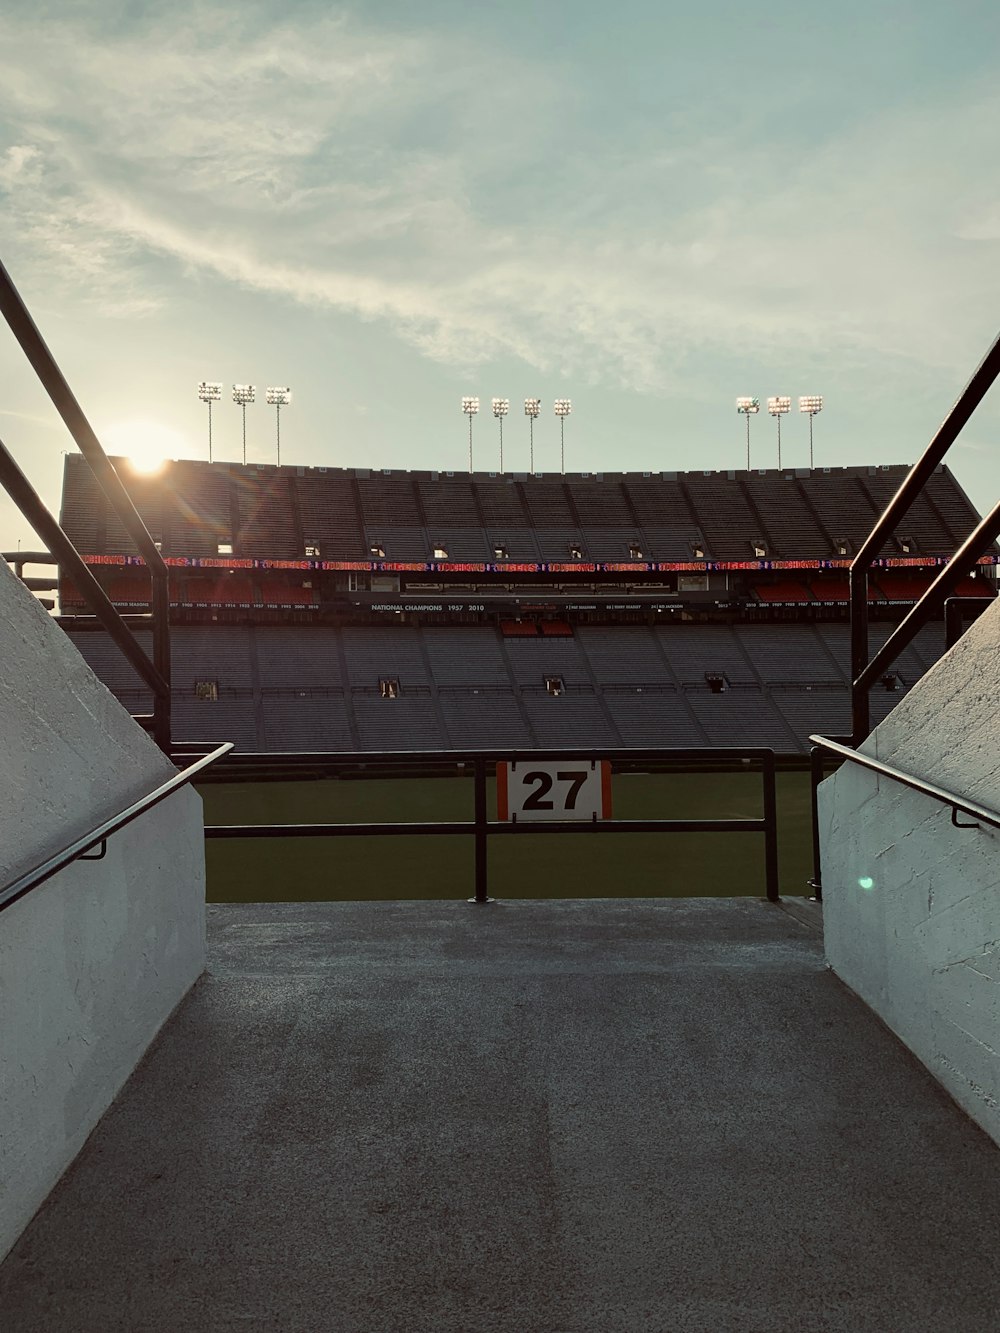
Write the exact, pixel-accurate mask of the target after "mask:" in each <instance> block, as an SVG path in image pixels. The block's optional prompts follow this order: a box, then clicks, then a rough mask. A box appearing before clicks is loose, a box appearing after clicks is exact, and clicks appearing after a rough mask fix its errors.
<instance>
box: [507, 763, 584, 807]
mask: <svg viewBox="0 0 1000 1333" xmlns="http://www.w3.org/2000/svg"><path fill="white" fill-rule="evenodd" d="M556 777H557V779H558V780H559V781H560V782H568V783H569V791H568V792H567V793H566V800H565V802H564V804H563V809H564V810H575V809H576V798H577V797H578V796H579V794H580V788H581V787H582V786H583V784H584V783H585V782H586V781H587V770H586V769H583V770H582V771H581V770H571V771H569V772H564V773H557V774H556ZM523 781H524V782H525V784H527V783H529V782H530V783H534V784H537V785H536V786H535V790H534V791H533V792H531V794H530V795H529V796H527V797H526V798H525V802H524V807H523V808H524V809H525V810H552V809H554V808H555V803H554V802H553V801H547V800H545V799H544V798H545V797H546V796H547V795H548V794H549V792H550V791H551V790H552V775H551V774H550V773H543V772H536V773H525V775H524V779H523Z"/></svg>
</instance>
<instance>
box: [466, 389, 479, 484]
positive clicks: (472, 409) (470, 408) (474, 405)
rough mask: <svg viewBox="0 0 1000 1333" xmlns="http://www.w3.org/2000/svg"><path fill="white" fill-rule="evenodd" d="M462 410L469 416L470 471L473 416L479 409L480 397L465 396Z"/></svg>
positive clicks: (470, 467)
mask: <svg viewBox="0 0 1000 1333" xmlns="http://www.w3.org/2000/svg"><path fill="white" fill-rule="evenodd" d="M462 411H463V412H464V413H465V415H466V416H467V417H468V418H469V471H470V472H471V471H472V418H473V417H474V416H475V415H476V413H477V412H478V411H479V399H478V398H463V399H462Z"/></svg>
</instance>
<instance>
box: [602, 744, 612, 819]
mask: <svg viewBox="0 0 1000 1333" xmlns="http://www.w3.org/2000/svg"><path fill="white" fill-rule="evenodd" d="M601 818H602V819H610V818H611V764H610V763H609V762H608V760H607V759H602V760H601Z"/></svg>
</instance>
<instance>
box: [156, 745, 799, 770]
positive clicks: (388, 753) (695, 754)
mask: <svg viewBox="0 0 1000 1333" xmlns="http://www.w3.org/2000/svg"><path fill="white" fill-rule="evenodd" d="M194 744H197V742H194V741H187V742H181V741H178V742H177V745H178V746H181V745H183V746H184V747H185V748H186V747H187V746H190V745H194ZM771 753H772V751H771V749H770V748H768V747H766V746H754V747H751V746H746V747H743V748H740V747H738V746H721V745H720V746H718V747H716V746H700V747H690V746H689V747H680V746H674V747H668V746H664V747H658V748H657V747H648V748H647V747H634V748H630V749H627V748H622V747H616V748H613V747H610V746H609V747H608V748H606V749H604V748H602V749H601V750H600V752H599V753H597V752H595V750H594V749H593V748H590V749H587V750H582V749H579V748H571V747H564V748H562V749H558V748H548V749H544V750H541V749H539V750H516V749H489V750H485V749H483V750H385V751H379V750H311V751H292V752H285V751H281V750H274V751H246V750H240V751H234V752H233V753H232V754H231V755H230V756H229V758H228V759H227V760H226V767H227V768H228V767H230V766H232V767H237V766H241V765H246V766H249V765H261V764H274V765H275V766H280V765H281V764H288V765H302V766H303V767H307V766H309V765H313V766H315V765H320V764H337V765H347V764H350V765H352V766H357V765H360V764H367V765H369V766H374V765H377V764H383V763H388V764H399V763H440V764H453V763H465V764H471V763H475V762H476V761H477V760H480V759H485V760H486V761H487V762H495V761H497V760H499V761H501V762H504V763H506V762H510V763H517V764H530V763H539V762H544V761H545V760H547V759H567V760H577V761H580V762H583V761H586V762H587V763H589V762H590V761H591V760H592V759H607V760H609V761H610V762H611V763H629V762H634V763H642V762H644V761H645V760H647V759H664V760H670V759H678V760H682V759H698V760H702V761H706V760H708V761H711V760H716V759H718V760H726V759H749V760H758V761H760V762H765V761H766V759H767V757H768V756H769V755H770V754H771Z"/></svg>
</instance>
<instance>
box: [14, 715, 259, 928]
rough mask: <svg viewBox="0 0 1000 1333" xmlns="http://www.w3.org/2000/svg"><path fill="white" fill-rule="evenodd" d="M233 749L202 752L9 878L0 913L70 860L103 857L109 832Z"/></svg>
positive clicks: (228, 744)
mask: <svg viewBox="0 0 1000 1333" xmlns="http://www.w3.org/2000/svg"><path fill="white" fill-rule="evenodd" d="M232 748H233V743H232V741H226V742H225V743H224V744H222V745H219V746H217V747H216V748H215V749H214V750H212V751H211V752H210V753H209V754H206V755H202V756H201V757H200V758H198V759H196V760H194V762H193V763H191V764H189V765H188V766H187V768H185V769H183V770H182V771H181V772H180V773H178V774H177V776H176V777H173V778H168V779H167V781H166V782H163V783H161V784H160V786H158V787H156V788H155V789H154V790H153V791H151V792H149V794H148V795H146V796H142V797H140V798H139V800H138V801H133V802H132V804H131V805H127V806H126V807H125V808H124V809H123V810H120V811H119V812H118V814H116V815H112V816H111V818H110V819H105V820H102V821H101V823H100V824H97V825H95V826H94V827H93V828H92V829H90V830H88V832H86V833H83V834H81V835H80V836H79V837H78V838H74V839H73V841H72V842H70V843H67V844H66V846H65V847H63V848H62V849H61V850H60V851H58V852H54V853H53V854H52V855H51V856H48V857H46V858H45V860H44V861H41V862H39V864H38V865H36V866H33V867H32V868H31V869H30V870H26V871H25V872H24V873H23V874H21V875H19V876H18V877H17V879H15V880H12V881H11V882H10V883H9V884H7V885H6V886H5V887H4V888H2V889H0V912H4V911H6V909H7V908H8V907H11V906H12V905H13V904H14V903H16V902H17V901H18V899H19V898H23V897H24V895H25V894H26V893H30V892H31V890H32V889H37V888H38V886H39V885H40V884H44V883H45V881H46V880H47V879H51V878H52V876H53V875H55V874H57V873H58V872H59V871H60V870H64V869H65V868H66V866H68V865H70V864H71V863H72V862H73V861H80V860H84V861H100V860H102V859H103V857H104V855H105V852H106V850H107V841H108V838H110V837H111V835H112V834H114V833H117V832H118V830H119V829H123V828H124V827H125V826H126V824H131V823H132V821H133V820H135V819H138V818H139V816H140V815H144V814H145V813H146V811H147V810H152V808H153V806H154V805H159V804H160V802H161V801H165V800H166V799H167V797H168V796H173V794H174V792H176V791H179V790H180V788H181V787H186V786H187V785H188V784H189V783H191V782H193V781H194V779H195V778H196V777H197V776H198V775H199V774H200V773H203V772H204V771H205V769H206V768H208V767H209V766H210V765H211V764H214V763H216V762H217V761H218V760H219V759H221V758H222V757H223V755H225V754H228V753H229V751H230V750H231V749H232ZM94 847H97V848H99V849H100V850H99V851H98V854H97V855H96V856H88V855H87V853H88V852H89V851H91V850H92V848H94Z"/></svg>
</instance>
